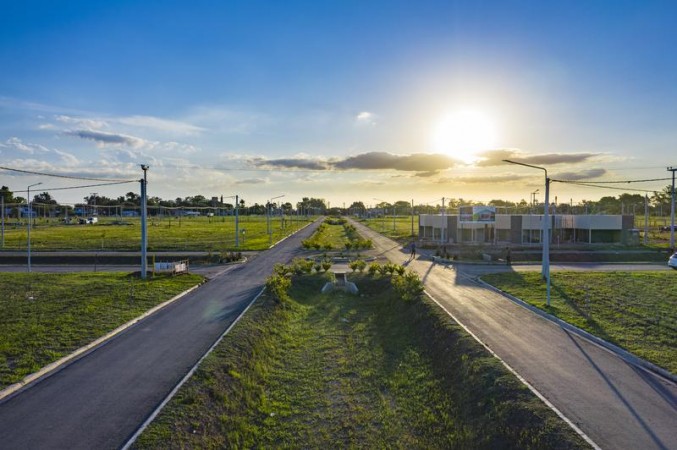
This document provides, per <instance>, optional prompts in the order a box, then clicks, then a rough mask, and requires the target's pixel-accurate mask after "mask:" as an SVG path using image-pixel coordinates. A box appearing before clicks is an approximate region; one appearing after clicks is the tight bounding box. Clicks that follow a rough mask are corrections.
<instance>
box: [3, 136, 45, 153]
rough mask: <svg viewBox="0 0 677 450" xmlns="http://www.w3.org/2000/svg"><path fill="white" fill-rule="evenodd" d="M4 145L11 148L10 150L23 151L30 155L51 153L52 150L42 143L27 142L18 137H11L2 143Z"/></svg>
mask: <svg viewBox="0 0 677 450" xmlns="http://www.w3.org/2000/svg"><path fill="white" fill-rule="evenodd" d="M0 145H2V147H4V148H7V149H10V150H17V151H19V152H21V153H26V154H29V155H34V154H36V153H38V154H44V153H49V152H50V150H49V149H48V148H47V147H45V146H43V145H40V144H31V143H25V142H23V141H22V140H21V139H19V138H18V137H11V138H9V139H7V140H6V141H5V143H4V144H0Z"/></svg>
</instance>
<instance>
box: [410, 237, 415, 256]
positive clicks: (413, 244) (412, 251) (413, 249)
mask: <svg viewBox="0 0 677 450" xmlns="http://www.w3.org/2000/svg"><path fill="white" fill-rule="evenodd" d="M410 256H411V258H412V259H415V258H416V243H414V241H411V255H410Z"/></svg>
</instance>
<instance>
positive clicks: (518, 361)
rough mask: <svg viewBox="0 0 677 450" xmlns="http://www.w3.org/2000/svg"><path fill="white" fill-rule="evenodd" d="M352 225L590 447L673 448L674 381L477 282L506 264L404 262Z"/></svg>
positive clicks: (676, 421) (676, 428)
mask: <svg viewBox="0 0 677 450" xmlns="http://www.w3.org/2000/svg"><path fill="white" fill-rule="evenodd" d="M356 226H357V227H358V228H359V231H360V233H362V234H363V235H366V236H367V237H368V238H370V239H372V241H373V242H374V243H375V245H376V247H377V253H379V254H380V255H381V256H384V257H387V258H388V259H390V260H391V261H393V262H395V263H399V264H403V263H404V264H406V265H407V266H408V267H409V268H411V269H413V270H415V271H416V272H418V273H419V274H420V275H421V277H422V279H423V280H424V283H425V287H426V290H427V291H428V292H429V293H430V295H431V296H432V297H433V298H434V299H435V300H436V301H438V302H439V303H440V305H441V306H442V307H443V308H445V309H446V310H447V311H448V312H449V313H450V314H451V315H452V316H453V317H454V318H456V319H457V320H458V321H459V322H460V323H461V324H463V325H464V326H465V327H467V328H468V330H470V331H471V332H472V333H473V334H475V335H476V336H477V337H478V338H479V339H480V340H481V341H482V342H484V343H485V344H486V345H487V346H488V347H489V348H490V349H491V350H492V351H493V352H495V353H496V354H497V355H498V356H499V357H500V358H501V359H503V360H504V361H505V362H506V363H507V364H508V365H509V366H510V367H512V368H513V369H514V370H515V371H516V372H517V373H518V374H519V375H520V376H521V377H523V378H524V379H525V380H526V381H527V382H528V383H529V384H531V385H532V386H533V387H534V388H535V389H536V390H537V391H539V392H540V393H541V394H542V395H543V396H544V397H545V398H546V399H547V400H548V401H549V402H551V403H552V404H553V405H554V406H555V407H556V408H557V409H558V410H559V411H561V412H562V413H563V414H564V415H565V416H566V417H567V418H569V419H570V420H571V421H572V422H573V423H574V424H576V425H577V426H578V427H579V428H580V429H582V430H583V432H584V433H585V434H587V436H589V437H590V438H591V439H592V441H594V443H595V444H597V445H599V446H600V447H601V448H609V449H677V386H676V385H675V384H674V383H672V382H670V381H668V380H666V379H664V378H662V377H660V376H657V375H655V374H653V373H650V372H647V371H645V370H643V369H640V368H638V367H635V366H633V365H631V364H628V363H627V362H625V361H624V360H623V359H621V358H619V357H618V356H616V355H615V354H614V353H611V352H609V351H608V350H606V349H604V348H601V347H599V346H598V345H595V344H593V343H591V342H589V341H587V340H585V339H582V338H580V337H578V336H577V335H575V334H572V333H570V332H568V331H566V330H564V329H563V328H561V327H560V326H558V325H556V324H555V323H553V322H551V321H549V320H545V319H543V318H541V317H540V316H538V315H536V314H534V313H532V312H531V311H529V310H527V309H525V308H523V307H521V306H519V305H517V304H515V303H513V302H512V301H510V300H508V299H506V298H505V297H504V296H502V295H500V294H497V293H495V292H494V291H491V290H489V289H487V288H484V287H483V286H482V285H480V284H479V283H477V281H476V280H475V276H476V275H477V273H478V272H480V271H482V270H487V269H489V270H506V269H507V268H506V267H505V266H485V267H484V269H482V268H481V266H465V265H458V266H456V267H455V266H443V265H439V264H434V263H432V262H431V261H430V260H427V259H426V260H423V259H420V258H419V259H416V260H414V261H409V253H408V251H407V250H406V249H402V248H401V247H400V246H399V245H398V244H397V243H395V242H393V241H392V240H390V239H387V238H385V237H383V236H381V235H380V234H377V233H375V232H373V231H371V230H369V229H368V228H366V227H364V226H363V225H361V224H359V223H356ZM517 267H518V268H519V266H517ZM539 267H540V266H537V267H533V268H534V269H537V270H538V269H539ZM590 268H593V269H594V268H595V267H594V266H590ZM619 269H620V268H618V266H616V270H619ZM518 270H519V269H518ZM660 270H663V269H660Z"/></svg>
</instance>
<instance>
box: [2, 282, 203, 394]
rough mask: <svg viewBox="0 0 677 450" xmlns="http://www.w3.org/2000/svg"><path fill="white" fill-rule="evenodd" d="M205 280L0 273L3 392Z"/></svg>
mask: <svg viewBox="0 0 677 450" xmlns="http://www.w3.org/2000/svg"><path fill="white" fill-rule="evenodd" d="M202 280H203V278H202V277H200V276H197V275H181V276H177V277H171V276H156V277H154V278H151V279H149V280H147V281H144V280H141V279H139V278H138V277H136V276H132V275H129V274H125V273H78V274H43V273H30V274H28V273H21V274H16V273H0V292H2V295H0V389H2V388H3V387H6V386H8V385H10V384H12V383H15V382H17V381H20V380H21V379H22V378H23V377H24V376H26V375H28V374H30V373H33V372H36V371H38V370H39V369H40V368H42V367H44V366H46V365H47V364H49V363H51V362H54V361H56V360H58V359H59V358H61V357H63V356H65V355H67V354H69V353H71V352H72V351H73V350H76V349H78V348H79V347H81V346H83V345H86V344H88V343H90V342H92V341H94V340H95V339H97V338H99V337H101V336H103V335H104V334H106V333H107V332H109V331H112V330H114V329H115V328H117V327H118V326H120V325H122V324H124V323H126V322H128V321H129V320H132V319H133V318H135V317H138V316H139V315H141V314H142V313H144V312H146V311H147V310H148V309H150V308H152V307H153V306H155V305H157V304H159V303H162V302H164V301H165V300H169V299H170V298H172V297H173V296H175V295H177V294H178V293H180V292H182V291H184V290H186V289H188V288H190V287H192V286H195V285H196V284H198V283H200V282H201V281H202Z"/></svg>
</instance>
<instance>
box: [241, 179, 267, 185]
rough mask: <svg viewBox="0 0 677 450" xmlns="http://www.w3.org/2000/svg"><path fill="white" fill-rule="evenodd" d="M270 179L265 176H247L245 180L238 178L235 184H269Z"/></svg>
mask: <svg viewBox="0 0 677 450" xmlns="http://www.w3.org/2000/svg"><path fill="white" fill-rule="evenodd" d="M267 183H268V180H267V179H265V178H245V179H244V180H237V181H236V182H235V183H234V184H235V185H243V184H267Z"/></svg>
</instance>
